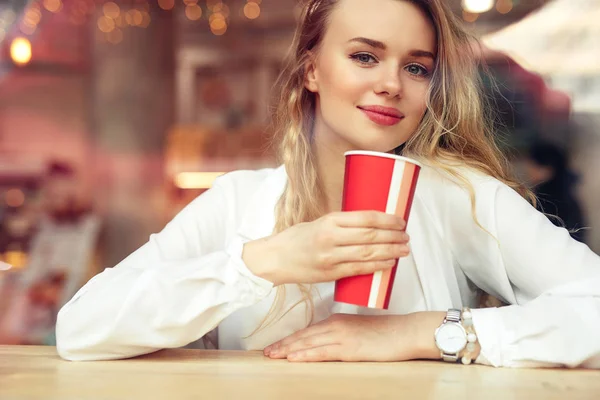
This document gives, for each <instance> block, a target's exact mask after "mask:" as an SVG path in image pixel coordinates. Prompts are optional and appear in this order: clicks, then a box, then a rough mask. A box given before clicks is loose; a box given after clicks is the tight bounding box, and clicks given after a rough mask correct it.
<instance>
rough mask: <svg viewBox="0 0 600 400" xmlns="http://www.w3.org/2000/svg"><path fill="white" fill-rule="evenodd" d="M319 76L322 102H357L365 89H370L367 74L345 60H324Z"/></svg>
mask: <svg viewBox="0 0 600 400" xmlns="http://www.w3.org/2000/svg"><path fill="white" fill-rule="evenodd" d="M321 64H322V66H321V71H320V75H319V95H320V96H321V101H323V102H328V100H335V101H336V102H338V101H339V100H344V101H346V102H347V101H348V100H350V101H352V102H355V101H357V100H358V99H359V98H360V96H361V94H362V93H363V92H364V91H365V88H367V87H369V82H368V79H365V78H366V77H365V74H364V73H363V74H361V73H360V71H359V70H357V68H352V66H351V65H348V63H346V62H345V60H343V59H341V60H340V59H339V58H338V59H334V58H331V59H324V60H323V62H322V63H321Z"/></svg>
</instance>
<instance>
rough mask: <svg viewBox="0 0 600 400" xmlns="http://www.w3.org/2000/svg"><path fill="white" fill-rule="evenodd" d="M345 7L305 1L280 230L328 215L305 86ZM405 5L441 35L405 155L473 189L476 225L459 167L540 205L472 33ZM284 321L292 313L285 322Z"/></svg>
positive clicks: (447, 14)
mask: <svg viewBox="0 0 600 400" xmlns="http://www.w3.org/2000/svg"><path fill="white" fill-rule="evenodd" d="M338 1H339V0H308V1H304V4H303V11H302V14H301V18H300V23H299V25H298V29H297V31H296V34H295V37H294V40H293V44H292V47H291V50H290V53H289V54H288V57H287V60H286V63H285V66H284V69H283V70H282V72H281V75H280V78H279V81H278V84H279V89H280V92H279V96H277V98H276V101H277V103H276V104H277V106H276V108H275V109H274V116H273V123H274V124H275V132H276V136H275V139H276V142H277V144H278V154H279V157H280V161H281V162H282V163H283V164H284V165H285V168H286V171H287V175H288V183H287V186H286V188H285V191H284V193H283V195H282V197H281V198H280V200H279V202H278V204H277V208H276V221H277V222H276V226H275V232H281V231H283V230H284V229H286V228H288V227H290V226H292V225H295V224H298V223H301V222H309V221H313V220H315V219H317V218H319V217H321V216H322V215H323V213H324V204H325V202H324V191H323V187H322V184H321V181H320V178H319V175H318V172H317V167H316V160H315V156H314V152H313V151H312V145H313V140H312V139H313V123H314V115H315V104H316V102H315V95H314V94H313V93H311V92H309V91H308V90H307V89H305V87H304V82H305V68H306V66H307V65H308V62H309V56H310V53H311V52H313V53H314V52H318V48H319V45H320V43H321V41H322V39H323V36H324V34H325V30H326V27H327V22H328V18H329V16H330V15H331V12H332V11H333V9H334V8H335V6H336V4H337V3H338ZM398 1H409V2H410V3H412V4H414V5H416V6H418V7H419V8H420V9H421V10H423V12H424V13H425V14H426V15H427V16H428V17H429V19H430V20H431V22H432V24H433V26H434V28H435V31H436V36H437V60H436V66H435V69H434V72H433V73H432V78H431V85H430V88H429V92H428V99H427V111H426V112H425V115H424V117H423V119H422V121H421V123H420V125H419V127H418V128H417V130H416V131H415V133H414V134H413V135H412V136H411V138H410V139H409V140H408V141H407V142H406V143H405V144H404V145H403V146H402V147H403V148H402V154H404V155H410V156H412V157H415V158H418V159H422V160H427V163H428V164H429V165H432V166H434V167H437V168H440V169H442V170H444V171H446V172H448V173H449V174H450V175H451V176H453V177H455V178H456V179H457V180H458V182H459V183H460V184H462V185H463V186H464V187H466V188H467V190H468V191H469V194H470V199H471V207H472V208H471V211H472V213H473V217H474V219H475V221H476V222H477V218H476V216H475V202H476V199H475V192H474V189H473V187H472V186H471V184H470V183H469V181H468V180H467V179H466V178H465V177H464V176H462V175H461V174H460V172H459V171H458V170H457V169H456V168H454V167H456V166H457V165H463V166H464V165H466V166H468V167H471V168H473V169H475V170H478V171H481V172H483V173H485V174H487V175H490V176H493V177H495V178H497V179H499V180H500V181H502V182H504V183H505V184H507V185H508V186H510V187H512V188H514V189H515V190H517V191H518V192H519V193H520V194H521V195H523V196H524V197H527V198H528V199H530V201H532V202H534V203H535V198H534V197H533V195H532V194H531V192H530V191H529V190H528V189H526V188H525V187H524V186H522V185H521V184H519V183H518V182H517V180H516V179H515V178H514V177H513V175H512V173H511V168H510V167H509V163H508V160H507V158H506V157H505V156H504V155H503V154H502V152H501V151H500V150H499V148H498V147H497V145H496V143H495V141H494V132H493V127H494V120H495V116H494V114H493V113H492V107H489V106H487V101H488V100H487V99H486V97H485V96H484V94H483V84H482V82H481V78H480V75H479V68H478V67H479V66H480V63H479V61H478V60H479V57H478V56H476V53H475V51H474V48H473V43H477V41H476V39H475V38H474V37H473V36H472V35H470V34H468V33H467V32H466V31H465V30H464V28H463V27H462V23H461V22H460V21H459V20H458V19H457V18H456V17H455V16H454V14H453V12H452V11H451V10H450V9H449V8H448V6H447V4H446V3H447V2H445V1H443V0H398ZM397 150H398V151H399V149H397ZM477 223H478V225H479V222H477ZM479 226H480V227H481V225H479ZM481 228H482V229H483V227H481ZM299 287H300V290H301V292H302V294H303V299H302V300H301V301H300V302H299V303H302V302H306V303H307V319H308V323H309V324H310V323H311V321H312V315H313V311H314V306H313V302H312V296H311V288H310V286H305V285H299ZM277 290H278V291H277V295H276V300H275V302H274V303H273V306H272V308H271V310H270V311H269V313H268V314H267V316H266V317H265V320H264V321H263V322H262V323H261V325H260V327H259V328H258V329H260V328H261V327H264V326H266V325H268V324H269V323H271V322H273V321H274V320H275V318H276V316H277V315H279V314H281V313H280V311H281V308H282V306H283V302H284V298H285V287H284V286H280V287H278V289H277ZM299 303H296V304H295V305H297V304H299ZM295 305H294V306H295ZM292 308H293V306H292ZM289 310H291V308H289V309H288V310H287V311H289ZM287 311H286V312H287ZM283 315H285V313H283V314H281V315H280V317H281V316H283ZM258 329H257V330H258Z"/></svg>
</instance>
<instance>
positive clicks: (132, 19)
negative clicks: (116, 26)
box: [125, 9, 144, 26]
mask: <svg viewBox="0 0 600 400" xmlns="http://www.w3.org/2000/svg"><path fill="white" fill-rule="evenodd" d="M125 19H126V20H127V23H128V24H129V25H131V26H140V25H141V24H142V22H143V21H144V16H143V15H142V12H141V11H140V10H136V9H133V10H129V11H128V12H127V14H126V15H125Z"/></svg>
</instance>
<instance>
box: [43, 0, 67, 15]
mask: <svg viewBox="0 0 600 400" xmlns="http://www.w3.org/2000/svg"><path fill="white" fill-rule="evenodd" d="M62 6H63V4H62V0H44V8H45V9H46V10H48V11H50V12H53V13H56V12H59V11H60V10H61V9H62Z"/></svg>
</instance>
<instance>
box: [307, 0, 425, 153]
mask: <svg viewBox="0 0 600 400" xmlns="http://www.w3.org/2000/svg"><path fill="white" fill-rule="evenodd" d="M435 50H436V37H435V30H434V27H433V25H432V24H431V22H430V21H429V19H428V18H427V16H426V15H425V14H424V13H423V12H422V11H421V10H420V9H419V8H418V7H417V6H415V5H413V4H411V3H409V2H406V1H401V0H370V1H364V0H340V1H339V3H338V4H337V5H336V8H335V10H334V11H333V12H332V14H331V16H330V20H329V24H328V26H327V29H326V32H325V35H324V37H323V40H322V43H321V45H320V46H319V49H318V50H317V51H316V53H315V54H314V58H313V60H314V61H313V63H312V64H311V65H310V66H309V68H308V71H307V77H306V82H305V86H306V88H307V89H308V90H310V91H311V92H313V93H315V94H316V98H317V105H316V123H315V137H316V141H317V143H328V144H329V145H335V146H336V148H339V149H340V150H341V151H346V150H373V151H382V152H388V151H391V150H393V149H394V148H396V147H398V146H399V145H401V144H403V143H404V142H406V141H407V140H408V139H409V138H410V136H411V135H412V134H413V133H414V132H415V130H416V129H417V127H418V125H419V123H420V121H421V119H422V118H423V115H424V113H425V111H426V98H427V91H428V88H429V84H430V81H431V74H432V73H433V68H434V63H435V57H436V53H435Z"/></svg>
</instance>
